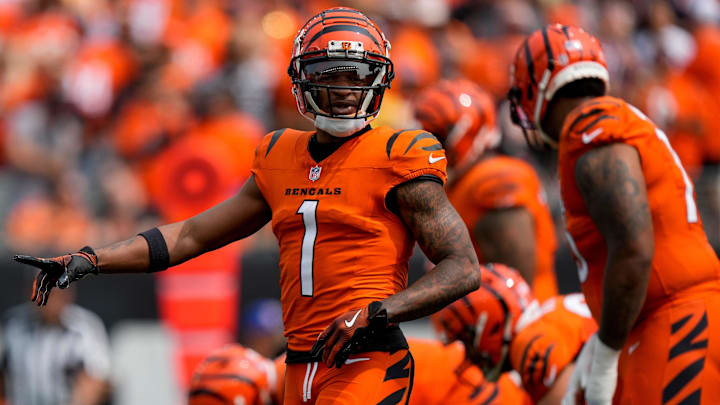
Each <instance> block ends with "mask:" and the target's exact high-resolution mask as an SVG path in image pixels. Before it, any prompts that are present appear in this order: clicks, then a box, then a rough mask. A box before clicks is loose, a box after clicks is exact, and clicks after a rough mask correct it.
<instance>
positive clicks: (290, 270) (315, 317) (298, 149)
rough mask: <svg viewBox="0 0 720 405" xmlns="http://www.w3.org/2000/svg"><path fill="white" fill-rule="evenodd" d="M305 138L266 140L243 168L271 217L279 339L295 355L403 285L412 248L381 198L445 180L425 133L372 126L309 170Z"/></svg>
mask: <svg viewBox="0 0 720 405" xmlns="http://www.w3.org/2000/svg"><path fill="white" fill-rule="evenodd" d="M311 136H312V132H300V131H296V130H292V129H285V130H278V131H275V132H273V133H271V134H269V135H268V136H266V137H265V139H264V140H263V142H262V143H261V145H260V146H259V147H258V148H257V150H256V156H255V162H254V164H253V169H252V172H253V174H254V175H255V180H256V182H257V185H258V187H259V189H260V191H261V192H262V194H263V196H264V197H265V200H266V201H267V203H268V205H269V206H270V208H271V210H272V229H273V232H274V233H275V236H276V237H277V238H278V242H279V244H280V269H281V275H280V284H281V300H282V307H283V321H284V323H285V336H287V338H288V347H289V348H290V349H292V350H296V351H307V350H310V348H311V347H312V345H313V343H314V342H315V339H316V338H317V336H318V335H319V334H320V332H322V331H323V329H325V327H326V326H327V325H328V324H330V322H332V321H333V320H334V319H335V318H336V317H337V316H339V315H341V314H342V313H344V312H346V311H349V310H351V309H354V308H360V307H363V306H366V305H368V304H369V303H370V302H372V301H376V300H382V299H384V298H387V297H388V296H390V295H392V294H395V293H397V292H398V291H401V290H403V289H405V288H406V287H407V274H408V259H409V257H410V255H411V253H412V248H413V245H414V244H415V241H414V239H413V237H412V235H411V234H410V232H409V230H408V228H407V227H406V226H405V224H404V223H403V221H402V220H401V218H400V217H399V216H397V215H396V214H394V213H392V212H391V211H390V210H389V209H388V207H386V205H385V198H386V196H387V194H388V192H390V190H391V189H393V188H394V187H395V186H397V185H399V184H401V183H404V182H407V181H409V180H412V179H414V178H417V177H420V176H423V175H432V176H435V177H437V178H439V179H440V180H441V181H442V182H445V180H446V173H445V162H446V159H445V152H444V151H443V150H442V148H441V147H440V143H439V142H438V141H437V139H435V137H434V136H432V135H431V134H429V133H427V132H423V131H394V130H393V129H391V128H389V127H379V128H374V129H371V130H369V131H367V132H365V133H363V134H361V135H359V136H357V137H355V138H352V139H349V140H347V141H346V142H345V143H344V144H343V145H342V146H340V147H339V149H337V150H336V151H335V152H333V153H332V154H331V155H330V156H328V157H327V158H325V159H323V160H322V161H321V162H319V163H316V162H315V161H314V160H313V159H312V157H311V156H310V153H309V152H308V143H309V140H310V138H311Z"/></svg>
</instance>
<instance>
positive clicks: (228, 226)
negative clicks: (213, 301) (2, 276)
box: [14, 176, 271, 305]
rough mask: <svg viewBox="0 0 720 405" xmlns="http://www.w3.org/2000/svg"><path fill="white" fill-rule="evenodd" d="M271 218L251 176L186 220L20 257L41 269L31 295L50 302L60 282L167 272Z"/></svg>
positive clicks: (257, 228)
mask: <svg viewBox="0 0 720 405" xmlns="http://www.w3.org/2000/svg"><path fill="white" fill-rule="evenodd" d="M270 218H271V211H270V207H269V206H268V205H267V202H266V201H265V199H264V198H263V196H262V193H261V192H260V190H259V188H258V186H257V184H256V183H255V178H254V177H253V176H251V177H250V178H249V179H248V180H247V181H246V182H245V184H244V185H243V187H242V188H241V189H240V191H239V192H238V193H237V194H236V195H235V196H233V197H231V198H229V199H227V200H225V201H223V202H222V203H220V204H218V205H216V206H214V207H212V208H210V209H208V210H207V211H204V212H202V213H200V214H198V215H196V216H194V217H192V218H189V219H186V220H185V221H181V222H176V223H173V224H167V225H163V226H160V227H158V228H154V229H152V230H150V231H147V232H143V235H145V236H134V237H132V238H130V239H127V240H125V241H122V242H118V243H115V244H113V245H110V246H107V247H102V248H97V249H94V250H93V249H92V248H90V247H88V246H86V247H85V248H83V249H81V251H79V252H76V253H72V254H67V255H64V256H58V257H53V258H37V257H32V256H25V255H16V256H15V257H14V259H15V260H17V261H19V262H21V263H25V264H29V265H31V266H34V267H37V268H39V269H40V270H41V271H40V273H39V274H38V275H37V277H36V278H35V283H34V285H33V292H32V297H31V299H32V300H33V301H35V302H37V303H38V305H44V304H45V303H46V302H47V298H48V295H49V294H50V290H51V289H52V288H53V287H55V286H56V285H57V286H59V287H61V288H66V287H67V286H68V285H69V284H70V283H71V282H73V281H75V280H78V279H80V278H82V277H84V276H86V275H87V274H90V273H92V274H98V273H140V272H147V271H157V270H163V269H165V268H167V267H168V266H173V265H176V264H179V263H182V262H184V261H187V260H189V259H191V258H193V257H195V256H198V255H200V254H202V253H205V252H208V251H211V250H214V249H217V248H219V247H222V246H224V245H226V244H228V243H230V242H233V241H236V240H238V239H242V238H244V237H247V236H249V235H252V234H253V233H255V232H256V231H258V230H259V229H260V228H262V227H263V226H264V225H265V224H266V223H267V222H268V221H269V220H270Z"/></svg>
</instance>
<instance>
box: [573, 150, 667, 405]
mask: <svg viewBox="0 0 720 405" xmlns="http://www.w3.org/2000/svg"><path fill="white" fill-rule="evenodd" d="M575 181H576V182H577V185H578V188H579V189H580V193H581V194H582V196H583V199H584V200H585V205H586V206H587V210H588V213H589V214H590V217H591V218H592V220H593V222H594V223H595V226H596V227H597V229H598V230H599V232H600V233H601V234H602V236H603V239H604V240H605V244H606V246H607V263H606V264H605V273H604V279H603V303H602V314H601V315H600V329H599V330H598V333H597V334H595V335H593V336H591V337H590V339H589V340H588V341H587V342H586V343H585V345H584V346H583V348H582V350H581V351H580V354H579V355H578V357H577V360H576V363H575V370H574V372H573V373H572V375H571V376H570V381H569V382H568V388H567V392H566V394H565V397H564V398H563V404H575V403H576V402H577V400H578V394H579V392H581V390H582V389H584V391H585V401H586V402H587V403H603V404H604V403H610V402H611V401H612V398H613V394H614V393H615V386H616V384H617V364H618V361H619V358H620V350H621V349H622V347H623V346H624V345H625V342H626V340H627V338H628V335H629V334H630V329H631V328H632V326H633V324H634V323H635V320H636V319H637V316H638V314H639V313H640V309H641V308H642V305H643V302H644V301H645V294H646V291H647V285H648V279H649V277H650V266H651V263H652V257H653V252H654V249H655V245H654V239H653V225H652V218H651V217H650V208H649V205H648V199H647V190H646V189H645V180H644V177H643V174H642V168H641V166H640V158H639V156H638V153H637V151H636V150H635V149H634V148H633V147H632V146H629V145H625V144H620V143H618V144H611V145H607V146H602V147H599V148H597V149H593V150H591V151H589V152H586V153H585V154H584V155H583V156H581V157H580V158H579V159H578V160H577V162H576V163H575Z"/></svg>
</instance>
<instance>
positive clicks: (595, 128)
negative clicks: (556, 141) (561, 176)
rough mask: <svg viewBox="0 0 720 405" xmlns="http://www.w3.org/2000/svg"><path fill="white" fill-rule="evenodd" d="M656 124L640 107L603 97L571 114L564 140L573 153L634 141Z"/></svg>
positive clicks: (563, 133)
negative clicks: (653, 123)
mask: <svg viewBox="0 0 720 405" xmlns="http://www.w3.org/2000/svg"><path fill="white" fill-rule="evenodd" d="M652 130H653V128H652V124H651V123H650V121H649V120H648V119H647V117H645V115H644V114H643V113H642V112H640V110H638V109H637V108H635V107H633V106H631V105H630V104H627V103H626V102H624V101H622V100H619V99H615V98H612V97H602V98H599V99H597V100H595V101H591V102H589V103H587V104H585V105H583V106H582V108H580V109H579V110H577V111H575V112H573V113H572V114H571V115H569V116H568V119H567V120H566V124H565V126H564V127H563V131H562V137H563V138H564V139H565V142H561V144H564V145H565V147H567V148H568V150H569V152H571V153H572V154H579V155H580V154H583V153H584V152H586V151H588V150H590V149H593V148H597V147H600V146H604V145H608V144H611V143H632V141H633V139H634V138H636V137H639V136H642V135H645V134H646V133H647V131H652ZM561 147H562V146H561Z"/></svg>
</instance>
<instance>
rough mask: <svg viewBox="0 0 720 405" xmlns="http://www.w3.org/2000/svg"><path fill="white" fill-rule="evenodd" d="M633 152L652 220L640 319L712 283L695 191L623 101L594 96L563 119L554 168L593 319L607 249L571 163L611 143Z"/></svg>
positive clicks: (715, 266) (715, 273)
mask: <svg viewBox="0 0 720 405" xmlns="http://www.w3.org/2000/svg"><path fill="white" fill-rule="evenodd" d="M616 142H620V143H625V144H628V145H631V146H633V147H634V148H635V149H636V150H637V152H638V155H639V157H640V163H641V165H642V171H643V175H644V177H645V185H646V188H647V196H648V202H649V205H650V214H651V216H652V223H653V233H654V240H655V253H654V256H653V261H652V267H651V272H650V282H649V285H648V290H647V297H646V299H645V303H644V306H643V309H642V312H641V315H640V317H641V318H642V317H643V316H644V314H646V313H647V311H648V310H651V309H653V308H656V307H657V306H658V305H660V304H662V303H663V302H666V301H667V300H668V299H670V298H671V297H672V296H673V295H675V294H677V293H678V292H681V291H683V290H687V289H689V288H690V287H693V286H698V287H697V288H703V287H702V286H699V285H700V284H703V283H705V282H710V281H712V282H717V280H718V277H719V276H720V262H718V259H717V257H716V256H715V253H714V252H713V250H712V248H711V247H710V244H709V243H708V241H707V237H706V236H705V232H704V230H703V227H702V223H701V221H700V217H699V216H698V211H697V207H696V205H695V200H694V193H693V184H692V181H691V180H690V178H689V177H688V175H687V174H686V173H685V170H684V169H683V167H682V165H681V164H680V160H679V158H678V156H677V154H676V153H675V152H674V151H673V150H672V148H671V147H670V143H669V142H668V139H667V137H666V136H665V133H663V132H662V131H661V130H660V129H659V128H657V127H656V126H655V125H654V124H653V123H652V122H651V121H650V120H648V119H647V117H645V116H644V115H643V114H642V113H641V112H640V111H639V110H637V109H636V108H635V107H633V106H631V105H629V104H628V103H626V102H624V101H623V100H620V99H617V98H613V97H600V98H595V99H593V100H591V101H588V102H586V103H584V104H583V105H582V106H579V107H578V108H576V109H575V110H573V111H572V112H571V113H570V114H569V115H568V117H567V118H566V120H565V125H564V127H563V131H562V135H561V138H560V146H559V151H558V159H559V161H558V169H559V174H560V185H561V190H562V200H563V204H564V206H565V222H566V227H567V231H568V236H569V238H568V240H569V242H570V247H571V249H572V250H573V253H574V255H575V259H576V262H577V264H578V271H579V278H580V282H581V283H582V288H583V292H584V293H585V297H586V298H587V302H588V305H589V307H590V309H591V311H592V313H593V316H594V317H595V319H596V320H599V319H600V313H601V308H602V289H603V272H604V267H605V263H606V261H607V246H606V245H605V241H604V240H603V236H602V234H600V232H599V231H598V229H597V227H596V226H595V223H594V222H593V220H592V218H590V215H589V213H588V210H587V207H586V206H585V201H584V200H583V197H582V195H581V194H580V190H579V189H578V187H577V184H576V182H575V162H576V161H577V159H578V158H579V157H580V156H582V155H583V154H584V153H585V152H587V151H589V150H591V149H593V148H596V147H600V146H603V145H607V144H611V143H616Z"/></svg>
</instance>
